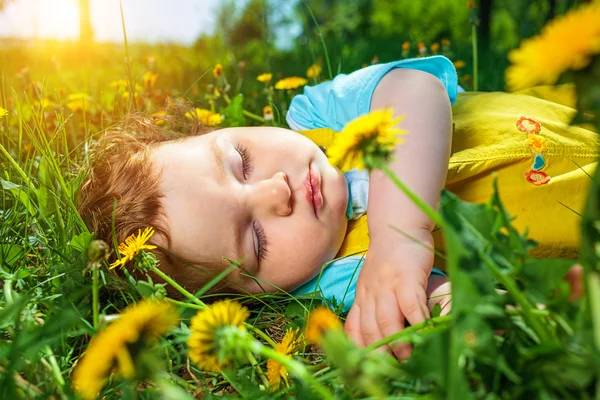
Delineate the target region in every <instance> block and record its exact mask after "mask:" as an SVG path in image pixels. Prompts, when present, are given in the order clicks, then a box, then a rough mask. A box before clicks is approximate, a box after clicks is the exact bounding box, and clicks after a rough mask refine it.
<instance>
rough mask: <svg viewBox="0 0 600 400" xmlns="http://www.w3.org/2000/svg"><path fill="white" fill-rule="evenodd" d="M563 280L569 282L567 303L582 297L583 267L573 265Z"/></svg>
mask: <svg viewBox="0 0 600 400" xmlns="http://www.w3.org/2000/svg"><path fill="white" fill-rule="evenodd" d="M565 279H566V280H567V282H569V286H570V287H571V294H570V295H569V299H568V300H569V301H575V300H577V299H578V298H580V297H581V296H583V267H582V266H581V265H579V264H575V265H573V266H572V267H571V268H570V269H569V270H568V271H567V275H566V276H565Z"/></svg>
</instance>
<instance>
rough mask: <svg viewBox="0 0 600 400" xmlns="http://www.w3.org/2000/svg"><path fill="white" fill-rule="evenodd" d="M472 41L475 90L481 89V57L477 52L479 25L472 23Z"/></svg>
mask: <svg viewBox="0 0 600 400" xmlns="http://www.w3.org/2000/svg"><path fill="white" fill-rule="evenodd" d="M471 43H472V45H473V90H474V91H477V90H479V78H478V75H479V74H478V72H477V71H478V69H479V67H478V65H479V57H478V52H477V27H476V26H475V24H471Z"/></svg>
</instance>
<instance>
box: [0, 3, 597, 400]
mask: <svg viewBox="0 0 600 400" xmlns="http://www.w3.org/2000/svg"><path fill="white" fill-rule="evenodd" d="M596 4H597V2H596ZM470 10H471V11H472V12H473V13H475V12H476V11H475V10H473V7H471V8H470ZM471 11H470V12H471ZM469 29H470V28H469ZM593 34H594V35H596V36H595V38H594V40H596V42H595V43H600V31H597V30H596V31H594V32H593ZM475 38H476V35H475V36H474V38H473V39H475ZM407 39H408V38H407ZM323 44H324V43H320V42H316V43H314V44H313V45H314V46H313V47H311V48H312V49H315V48H316V49H318V50H316V51H315V50H313V51H305V52H300V51H298V52H294V53H285V52H281V53H276V54H273V55H271V56H270V57H268V58H262V59H261V57H258V56H257V57H255V58H254V59H246V58H243V57H242V56H240V55H239V54H236V52H235V51H233V50H231V51H227V50H224V47H223V44H222V43H220V42H219V41H218V40H217V39H214V40H199V41H198V43H196V44H195V45H194V46H189V47H185V46H178V45H175V44H169V45H148V44H139V43H136V44H128V43H127V42H126V41H125V42H124V43H119V44H108V43H104V44H101V43H96V44H93V45H92V44H84V45H82V44H80V43H76V42H53V41H40V42H35V41H18V40H15V41H4V42H0V133H1V136H0V167H1V168H0V174H1V175H0V184H1V186H2V195H1V206H0V275H1V281H0V332H1V336H0V398H3V399H17V398H53V399H58V398H61V399H63V398H64V399H69V398H85V399H87V398H90V399H94V398H107V399H113V398H128V399H138V398H139V399H154V398H172V399H183V398H207V399H211V398H251V399H255V398H256V399H259V398H287V397H290V398H299V399H312V398H323V399H346V398H427V399H429V398H432V399H433V398H448V399H467V398H473V399H508V398H511V399H512V398H543V399H553V398H561V399H583V398H599V397H600V388H599V387H598V384H599V380H598V373H599V370H600V369H599V368H600V250H599V249H600V228H599V227H600V206H599V202H600V174H598V173H596V174H595V175H593V176H592V175H590V192H589V198H588V203H587V206H586V208H585V212H584V213H583V215H581V220H582V225H581V227H582V228H581V236H582V239H581V248H580V249H577V252H578V254H580V259H579V260H564V259H538V258H535V257H533V256H532V255H531V254H530V253H531V250H532V249H534V248H535V246H536V244H535V242H533V241H532V240H530V239H528V237H527V234H526V233H523V232H520V231H517V230H516V229H515V228H514V226H513V225H512V216H510V215H508V213H507V212H506V210H505V208H504V207H503V203H502V193H498V192H497V191H495V192H494V193H495V194H494V196H492V198H490V199H489V201H488V202H487V203H484V204H471V203H467V202H464V201H462V200H460V199H458V198H457V197H456V196H454V195H453V194H452V193H450V192H447V191H445V192H444V193H443V195H442V205H441V208H440V210H439V213H438V212H437V211H433V210H431V212H432V213H433V214H432V215H434V218H435V220H436V221H437V222H438V226H440V227H442V228H443V231H444V238H445V242H446V244H447V246H446V253H445V255H444V257H445V259H446V272H448V274H449V277H450V280H451V282H452V287H453V292H454V293H455V294H457V295H455V296H454V297H453V303H452V313H450V314H449V315H445V316H440V315H439V311H440V310H439V309H437V310H434V312H433V315H432V318H431V319H430V320H427V321H425V322H424V323H422V324H418V325H414V326H410V327H408V328H406V329H404V330H402V331H400V332H398V333H397V334H394V335H392V336H390V337H388V338H386V339H384V340H383V341H381V342H380V343H377V344H375V345H371V346H368V347H367V348H358V347H356V346H355V345H354V344H352V343H351V341H350V340H349V339H348V338H347V337H346V335H345V334H344V333H343V329H342V323H343V319H344V315H343V314H341V313H340V312H339V311H340V308H339V307H336V306H339V304H338V305H336V304H334V305H333V310H331V309H327V308H324V307H321V303H322V302H321V299H320V298H319V296H318V295H316V294H315V295H307V296H301V297H298V296H292V295H290V294H286V293H271V294H262V295H235V296H231V295H229V296H225V295H215V294H210V288H211V287H213V286H214V285H216V284H217V283H218V281H219V280H220V279H222V278H223V277H224V276H225V275H226V274H227V273H228V272H230V271H231V270H233V269H235V268H238V267H239V266H240V265H239V263H238V261H237V260H231V261H230V263H231V267H230V268H229V269H228V270H226V271H224V272H223V273H222V274H219V275H218V276H215V277H214V279H213V280H212V281H211V282H209V284H208V285H206V286H205V287H204V288H202V289H200V290H199V291H197V292H196V293H190V292H188V291H186V290H185V289H183V288H182V287H181V286H179V285H178V283H177V282H175V281H173V280H172V279H171V278H170V277H169V276H167V275H165V274H164V273H163V272H161V271H160V269H159V268H158V261H157V259H156V258H155V257H153V256H152V255H151V253H150V252H148V251H146V250H145V249H144V248H145V245H146V239H147V236H149V235H151V232H139V233H138V234H137V235H134V237H132V238H131V240H129V242H128V243H126V244H120V243H118V241H113V242H112V243H105V242H99V241H96V240H94V239H95V237H94V232H90V230H89V228H88V227H87V226H86V225H85V223H84V221H83V219H82V217H81V216H80V214H79V212H78V209H77V192H78V189H79V188H80V186H81V184H82V182H83V180H84V176H85V172H86V171H87V170H88V169H89V165H90V164H89V163H90V159H89V157H90V147H91V146H93V143H94V141H95V140H96V139H97V138H98V137H99V136H100V135H101V134H102V133H103V132H105V131H106V130H109V129H111V128H112V127H114V126H115V125H117V124H119V122H120V121H122V120H123V118H125V117H126V116H127V115H130V114H131V113H138V114H140V115H143V116H145V117H148V118H149V119H150V120H151V121H152V122H153V123H154V124H155V125H156V126H159V127H168V128H169V129H174V130H181V129H183V127H184V126H185V125H188V124H197V123H201V124H202V125H206V126H217V127H235V126H247V125H255V126H280V127H287V126H286V124H285V112H286V110H287V107H288V106H289V102H290V100H291V98H292V97H293V95H294V94H296V93H300V92H301V91H302V87H303V86H304V85H307V84H308V85H311V84H316V83H319V82H322V81H325V80H328V79H331V78H332V77H333V76H335V75H336V73H337V72H340V71H346V72H347V71H351V70H353V69H357V68H360V67H362V66H364V65H369V64H374V63H378V62H383V61H390V60H391V59H392V58H390V60H387V59H386V57H388V56H381V57H382V60H379V55H378V54H368V53H366V52H365V53H364V54H363V53H361V57H362V59H359V58H358V57H356V56H348V57H347V58H344V54H334V53H330V52H328V48H327V46H326V45H325V46H323ZM473 48H474V46H473V43H472V42H471V41H467V42H465V43H462V44H458V45H455V44H454V43H452V42H451V41H450V40H448V39H446V38H439V40H436V41H431V42H427V43H422V42H419V41H414V40H413V41H410V40H403V41H401V42H400V43H398V45H397V49H396V54H395V56H394V57H395V58H397V59H400V58H409V57H416V56H427V55H432V54H441V55H446V56H448V57H449V58H450V59H451V60H452V61H453V62H454V65H455V67H456V69H457V71H458V73H459V83H460V84H461V85H462V86H463V87H465V89H466V90H467V91H472V90H473V89H475V88H481V85H483V86H484V88H485V89H495V90H503V89H504V88H505V85H504V81H503V74H498V71H496V70H492V68H491V67H490V65H491V64H493V63H494V61H493V60H492V59H483V60H482V59H480V58H478V55H477V54H476V53H473V51H472V50H473ZM475 48H476V46H475ZM590 49H592V50H590ZM590 49H587V51H588V52H589V53H591V55H590V56H589V57H588V58H589V59H588V63H587V64H585V65H584V66H582V65H580V64H577V65H575V66H572V65H571V64H569V62H565V66H564V67H563V70H560V71H558V72H557V75H560V76H561V80H560V81H559V80H558V79H555V82H552V83H563V82H572V84H573V83H574V88H575V93H576V95H577V99H578V103H577V106H578V109H579V111H580V114H579V118H580V120H584V119H585V122H587V123H589V124H592V125H594V126H595V127H596V129H598V128H600V122H599V120H598V118H597V117H595V115H597V114H595V113H597V112H599V111H600V100H599V99H600V97H598V93H600V84H599V82H600V54H598V47H597V46H596V47H593V46H590ZM582 51H586V49H585V48H584V49H583V50H582ZM342 53H343V52H342ZM568 56H569V54H567V55H566V56H565V57H568ZM389 57H391V56H389ZM479 57H481V55H480V56H479ZM573 57H574V56H573ZM342 61H343V62H342ZM503 62H504V63H505V64H506V65H508V61H507V60H506V59H505V58H504V59H503ZM478 63H479V64H478ZM478 65H479V66H478ZM498 76H500V78H498ZM499 80H500V81H499ZM542 83H546V84H547V83H548V82H542ZM486 85H487V86H486ZM172 110H177V112H179V114H177V115H174V114H173V111H172ZM182 110H183V111H182ZM175 117H177V118H175ZM575 122H577V121H575ZM144 234H146V237H144ZM117 254H119V255H118V256H117ZM121 261H122V262H121ZM576 261H577V262H580V263H581V264H582V265H583V271H584V282H585V294H584V295H583V296H582V297H581V298H579V299H576V300H574V301H573V300H572V299H570V290H571V289H570V287H569V285H568V283H567V282H566V281H565V280H564V276H565V274H566V273H567V271H568V270H569V268H570V267H571V266H572V265H573V264H574V263H575V262H576ZM111 263H113V264H115V263H116V264H117V267H118V268H117V269H111V268H110V267H111ZM121 264H122V265H127V268H124V269H123V270H122V271H121V272H119V273H115V271H116V270H120V269H121ZM132 269H136V270H137V273H136V274H133V273H132V271H131V270H132ZM147 272H151V273H152V276H154V277H155V279H154V280H153V279H152V278H151V277H150V275H147V276H146V273H147ZM140 275H141V276H143V277H142V278H139V276H140ZM157 277H159V278H160V282H158V280H157V279H156V278H157ZM136 278H137V279H136ZM167 286H169V287H171V288H172V289H171V290H175V291H177V292H179V297H177V298H175V297H173V296H169V295H168V294H167V290H166V287H167ZM497 289H501V290H502V291H503V292H498V291H497ZM224 298H228V299H230V300H231V301H228V302H222V301H220V300H223V299H224ZM395 341H403V342H407V343H411V344H412V346H413V351H412V355H411V357H410V358H409V359H407V360H403V361H402V362H399V361H398V360H396V359H395V358H393V357H391V356H390V355H389V354H387V353H385V352H380V351H376V348H377V347H380V346H383V345H386V344H388V343H391V342H395Z"/></svg>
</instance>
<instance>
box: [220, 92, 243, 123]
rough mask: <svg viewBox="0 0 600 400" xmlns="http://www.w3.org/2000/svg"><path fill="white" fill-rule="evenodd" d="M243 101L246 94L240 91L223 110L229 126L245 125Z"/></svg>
mask: <svg viewBox="0 0 600 400" xmlns="http://www.w3.org/2000/svg"><path fill="white" fill-rule="evenodd" d="M243 101H244V96H243V95H242V94H241V93H240V94H238V95H237V96H235V97H234V98H233V100H232V101H231V104H229V105H228V106H227V107H225V108H224V109H223V111H221V113H222V114H223V115H224V116H225V124H226V125H227V126H243V125H245V119H244V107H243Z"/></svg>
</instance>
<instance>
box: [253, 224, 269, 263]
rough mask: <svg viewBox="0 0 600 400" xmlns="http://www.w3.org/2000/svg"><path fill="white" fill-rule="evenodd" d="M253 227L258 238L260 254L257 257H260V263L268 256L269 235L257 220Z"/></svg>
mask: <svg viewBox="0 0 600 400" xmlns="http://www.w3.org/2000/svg"><path fill="white" fill-rule="evenodd" d="M252 228H254V232H255V233H256V237H257V238H258V254H257V255H256V258H258V262H259V263H260V262H261V261H262V260H264V259H265V257H266V256H267V237H266V236H265V231H264V230H263V228H262V226H260V224H259V223H258V222H257V221H254V222H253V223H252Z"/></svg>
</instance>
